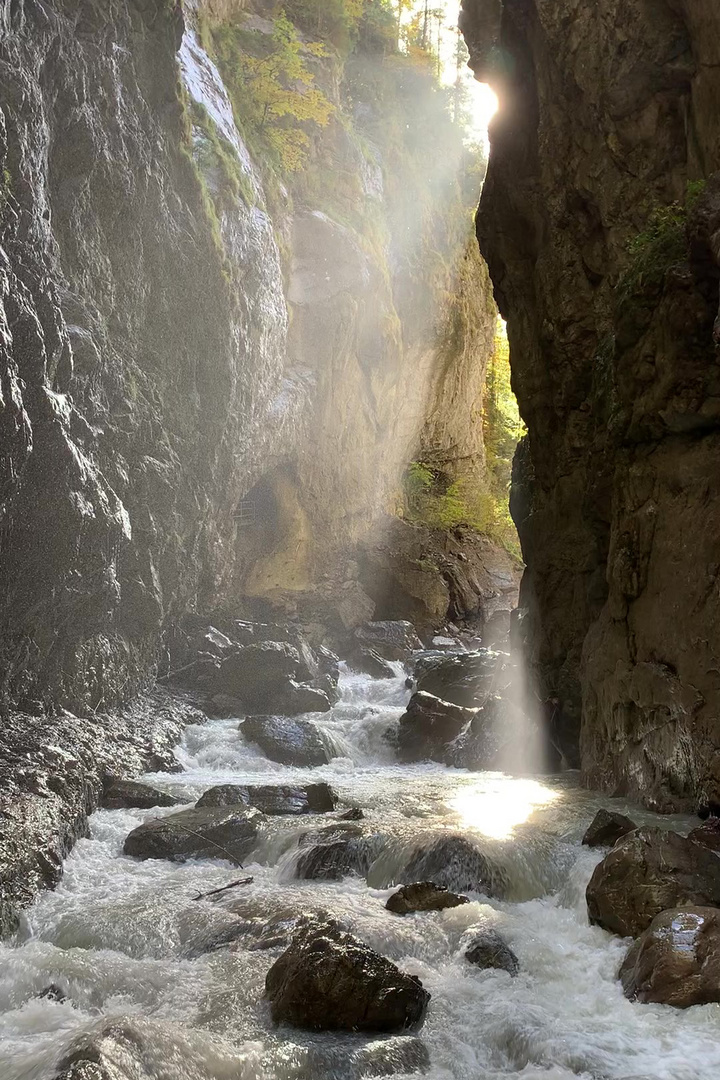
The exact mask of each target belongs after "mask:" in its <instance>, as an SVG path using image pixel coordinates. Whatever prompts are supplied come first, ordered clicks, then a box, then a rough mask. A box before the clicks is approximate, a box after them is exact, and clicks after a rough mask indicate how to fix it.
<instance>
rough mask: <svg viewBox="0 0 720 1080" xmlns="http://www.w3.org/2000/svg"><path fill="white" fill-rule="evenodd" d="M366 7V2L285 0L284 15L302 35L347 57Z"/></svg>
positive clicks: (362, 0)
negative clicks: (310, 36)
mask: <svg viewBox="0 0 720 1080" xmlns="http://www.w3.org/2000/svg"><path fill="white" fill-rule="evenodd" d="M367 6H368V5H367V3H366V0H286V3H285V14H286V15H287V16H288V17H289V18H290V19H292V21H293V22H294V23H295V24H296V25H297V26H299V27H300V28H301V29H302V30H304V31H305V32H306V33H309V34H312V35H314V36H315V37H318V38H321V39H322V40H323V41H328V42H330V43H331V44H332V45H334V46H335V48H336V49H338V51H339V52H340V53H344V54H347V53H349V52H350V50H351V48H352V46H353V45H354V43H355V41H356V40H357V35H358V27H359V24H360V21H361V19H362V17H363V12H364V9H365V8H366V7H367Z"/></svg>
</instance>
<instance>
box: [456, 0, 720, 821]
mask: <svg viewBox="0 0 720 1080" xmlns="http://www.w3.org/2000/svg"><path fill="white" fill-rule="evenodd" d="M462 21H463V29H464V31H465V34H466V37H467V40H468V42H469V45H470V48H471V54H472V60H471V64H472V66H473V67H474V70H475V73H476V75H477V77H478V78H479V79H481V80H482V81H489V82H491V83H492V84H493V85H494V86H495V87H496V89H497V90H498V93H499V96H500V100H501V111H500V114H499V115H498V117H497V119H496V120H495V121H494V124H493V128H492V131H491V143H492V149H491V156H490V166H489V172H488V178H487V183H486V186H485V189H484V191H483V196H482V201H481V206H480V215H479V220H478V234H479V238H480V244H481V249H482V251H483V253H484V255H485V257H486V258H487V260H488V263H489V266H490V272H491V275H492V278H493V282H494V286H495V295H496V298H497V300H498V303H499V306H500V309H501V311H502V313H503V315H504V316H505V317H506V318H507V320H508V331H509V337H510V343H511V353H512V365H513V378H514V385H515V389H516V392H517V395H518V398H519V401H520V407H521V411H522V414H523V417H524V419H525V421H526V423H527V425H528V429H529V437H528V441H527V444H526V445H525V446H524V447H523V449H522V452H521V453H519V455H518V458H517V460H516V466H515V481H516V482H515V488H514V495H513V510H514V514H515V517H516V521H517V524H518V527H519V531H520V535H521V540H522V545H523V551H524V555H525V559H526V562H527V567H528V569H527V572H526V575H525V579H524V582H523V585H522V592H521V603H522V606H523V607H524V608H525V609H526V612H527V616H526V619H525V625H526V626H527V647H528V652H529V656H530V659H531V662H532V665H533V667H534V670H535V673H536V675H537V677H538V679H539V682H540V684H541V687H542V690H543V691H544V692H545V693H547V694H557V695H558V696H559V697H560V698H561V699H562V702H563V706H564V708H565V710H566V712H568V713H569V714H571V715H572V716H574V717H575V720H576V724H577V725H578V726H579V727H580V729H581V748H582V762H583V768H584V772H585V775H586V777H587V779H588V780H589V781H590V782H591V783H593V784H600V785H602V786H604V787H606V788H608V789H611V790H616V791H618V792H628V793H629V794H630V795H632V796H633V797H639V798H641V799H643V800H645V801H646V802H648V803H652V804H655V805H657V806H659V807H661V808H670V807H672V806H685V807H689V806H691V805H693V804H694V803H695V802H697V801H702V800H704V799H707V798H717V795H718V791H719V790H720V751H719V750H718V746H719V745H720V742H719V739H718V736H719V735H720V716H719V710H720V639H719V638H718V629H717V628H718V620H719V619H720V589H719V586H718V567H719V566H720V542H719V541H718V536H719V535H720V531H719V530H720V487H719V485H720V470H719V469H718V463H719V462H720V423H719V421H720V363H719V360H718V352H717V348H716V343H717V334H715V336H714V334H713V327H714V325H717V324H715V319H716V316H717V311H718V255H720V248H719V247H718V236H717V232H716V229H717V223H718V218H717V206H718V191H719V190H720V185H719V183H718V181H719V180H720V177H718V176H717V174H716V173H715V170H717V169H718V168H720V110H719V109H718V102H719V101H720V68H718V57H719V56H720V11H719V10H718V8H717V5H716V4H715V3H713V2H712V0H694V2H689V0H688V2H685V0H660V2H658V0H652V2H650V0H630V2H628V0H622V2H620V0H597V2H594V3H592V4H578V3H575V2H572V0H559V2H557V3H553V4H544V3H541V2H540V0H504V2H501V0H464V2H463V14H462Z"/></svg>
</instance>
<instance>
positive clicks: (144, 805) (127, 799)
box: [101, 777, 180, 810]
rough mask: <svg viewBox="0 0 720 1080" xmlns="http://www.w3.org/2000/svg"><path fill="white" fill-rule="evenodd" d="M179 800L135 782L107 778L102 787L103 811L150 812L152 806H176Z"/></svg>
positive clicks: (165, 792)
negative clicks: (131, 810) (132, 810)
mask: <svg viewBox="0 0 720 1080" xmlns="http://www.w3.org/2000/svg"><path fill="white" fill-rule="evenodd" d="M179 801H180V800H179V799H176V798H175V796H174V795H170V794H168V792H167V791H160V790H158V788H154V787H150V785H149V784H141V783H139V781H137V780H120V779H119V778H117V777H108V778H107V779H106V780H105V784H104V785H103V793H102V798H101V805H102V808H103V810H124V809H128V808H129V809H138V810H150V809H152V807H153V806H176V805H177V804H178V802H179Z"/></svg>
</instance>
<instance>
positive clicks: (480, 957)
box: [465, 928, 520, 978]
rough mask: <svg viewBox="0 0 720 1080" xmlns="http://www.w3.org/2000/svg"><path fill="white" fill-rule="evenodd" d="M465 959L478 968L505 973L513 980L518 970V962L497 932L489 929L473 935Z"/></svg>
mask: <svg viewBox="0 0 720 1080" xmlns="http://www.w3.org/2000/svg"><path fill="white" fill-rule="evenodd" d="M465 959H466V960H469V962H470V963H471V964H475V966H476V967H479V968H496V969H497V970H498V971H507V973H508V975H511V976H512V977H513V978H515V976H516V975H517V973H518V972H519V970H520V961H519V960H518V958H517V956H516V955H515V953H514V952H513V951H512V949H511V948H510V946H509V945H508V943H507V942H506V941H505V939H504V938H503V937H502V936H501V935H500V934H498V932H497V930H492V929H490V928H488V929H486V930H481V931H479V933H477V934H475V935H474V937H473V940H472V941H471V942H470V945H469V946H468V948H467V949H466V950H465Z"/></svg>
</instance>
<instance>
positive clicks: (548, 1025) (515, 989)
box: [0, 666, 720, 1080]
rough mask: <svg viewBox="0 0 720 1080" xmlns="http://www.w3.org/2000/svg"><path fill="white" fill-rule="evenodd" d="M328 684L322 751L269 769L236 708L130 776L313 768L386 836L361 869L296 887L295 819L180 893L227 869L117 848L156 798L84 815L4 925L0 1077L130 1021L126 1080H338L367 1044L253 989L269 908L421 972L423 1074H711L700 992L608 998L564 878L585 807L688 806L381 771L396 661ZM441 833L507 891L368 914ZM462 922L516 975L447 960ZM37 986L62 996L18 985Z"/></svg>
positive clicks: (472, 1079)
mask: <svg viewBox="0 0 720 1080" xmlns="http://www.w3.org/2000/svg"><path fill="white" fill-rule="evenodd" d="M340 692H341V698H340V701H339V702H338V704H337V705H336V706H335V707H334V708H333V709H332V711H331V712H330V713H328V714H326V715H324V716H314V717H312V719H313V721H314V722H315V723H317V724H318V725H319V726H320V727H322V728H323V730H324V731H325V732H326V733H327V735H328V737H329V738H330V739H331V741H332V744H333V745H334V747H335V749H336V751H337V752H338V754H339V756H338V757H336V758H335V759H334V760H333V761H332V762H331V763H330V764H329V765H326V766H324V767H322V768H316V769H299V768H288V767H285V766H281V765H278V764H277V763H275V762H271V761H269V760H268V759H267V758H265V757H264V755H263V754H262V753H261V751H260V750H258V749H257V748H255V747H252V746H248V745H246V744H245V743H244V741H243V739H242V736H241V735H240V733H239V730H238V721H237V719H231V720H215V721H211V722H209V723H207V724H206V725H204V726H197V727H192V728H189V729H188V730H187V732H186V734H185V738H184V741H183V744H182V745H181V746H180V747H179V748H178V750H177V757H178V760H179V761H180V763H181V764H182V766H183V769H184V772H182V773H180V774H171V775H168V774H153V775H150V776H148V777H147V778H146V779H147V780H148V781H149V782H151V783H152V784H153V785H154V786H156V787H161V788H163V789H164V790H167V791H170V792H171V793H172V794H174V795H177V796H179V797H180V798H182V799H183V800H184V801H190V800H194V799H196V798H197V797H198V796H199V795H200V794H201V793H202V792H203V791H205V790H206V789H207V788H208V787H211V786H213V785H215V784H220V783H232V782H235V783H276V782H277V783H289V782H292V781H302V782H307V781H309V780H327V781H329V782H330V783H331V784H332V785H333V787H334V788H335V789H336V790H337V791H338V793H339V795H340V797H341V800H342V802H343V807H344V808H347V807H351V806H358V807H362V809H363V811H364V814H365V819H366V824H367V826H368V827H369V828H371V829H372V830H373V831H381V832H382V833H383V834H384V836H385V837H386V840H387V843H386V845H385V847H384V849H383V852H382V854H381V856H380V857H379V859H378V860H377V861H376V863H375V864H374V865H373V866H372V867H371V869H370V872H369V874H368V880H367V881H365V880H361V879H360V878H356V877H348V878H346V879H345V880H343V881H339V882H322V881H317V882H316V881H298V880H296V879H295V878H294V877H293V874H294V866H295V858H296V854H297V844H298V839H299V836H300V834H301V833H302V832H303V831H305V830H306V829H307V828H308V826H309V824H310V822H309V819H307V818H304V819H303V818H299V819H298V818H292V819H287V818H271V819H268V821H267V823H266V825H265V826H264V827H263V830H262V832H261V836H260V838H259V841H258V845H257V848H256V850H255V851H254V852H253V854H252V855H251V857H250V858H249V859H248V862H247V865H246V867H245V869H244V870H243V871H242V872H241V873H242V874H243V875H245V874H247V875H252V876H253V878H254V881H253V883H252V885H250V886H245V887H243V888H240V889H234V890H230V892H229V893H228V894H226V895H225V897H223V898H222V899H221V900H220V901H218V902H215V903H213V902H210V901H199V902H198V901H195V900H194V899H193V897H194V896H195V895H197V894H198V893H201V892H206V891H208V890H210V889H212V888H216V887H219V886H222V885H224V884H227V883H228V882H230V881H233V880H235V879H237V878H238V876H239V872H238V869H237V867H233V866H230V864H228V863H223V862H219V861H197V862H188V863H185V864H173V863H169V862H164V861H155V860H149V861H147V862H138V861H136V860H134V859H131V858H127V857H125V856H123V854H122V847H123V842H124V840H125V837H126V836H127V834H128V833H129V832H130V831H131V830H132V829H133V828H135V827H136V826H137V825H139V824H140V823H141V822H143V821H145V820H147V819H148V818H152V817H155V816H158V815H166V814H170V813H173V812H174V810H173V809H172V808H170V809H154V810H149V811H140V810H115V811H106V810H103V811H98V812H97V813H95V814H93V816H92V817H91V819H90V831H91V835H90V838H89V839H86V840H81V841H79V843H78V844H77V845H76V847H75V849H74V851H73V852H72V854H71V855H70V856H69V858H68V859H67V862H66V867H65V875H64V877H63V879H62V881H61V883H60V884H59V886H58V887H57V889H56V890H55V891H54V892H47V893H44V894H42V895H41V896H39V897H38V899H37V900H36V902H35V903H34V905H33V906H32V907H31V908H30V909H29V910H28V911H27V912H26V915H25V918H24V920H23V924H22V926H21V928H20V931H19V933H18V935H17V937H16V938H15V939H14V940H12V941H9V942H6V943H4V944H2V945H0V1080H52V1078H53V1077H54V1075H55V1072H56V1067H57V1063H58V1062H59V1061H60V1060H61V1059H62V1057H63V1056H64V1055H65V1053H66V1052H67V1049H68V1047H70V1046H71V1045H72V1044H73V1042H74V1041H75V1040H76V1039H77V1038H78V1037H79V1036H82V1035H83V1034H85V1033H89V1032H92V1031H94V1030H95V1029H97V1028H98V1027H99V1026H102V1025H103V1024H106V1023H107V1021H108V1020H112V1019H116V1020H117V1021H118V1024H119V1025H120V1026H121V1027H122V1025H125V1026H127V1025H128V1024H129V1025H130V1027H131V1028H132V1029H133V1030H135V1031H139V1032H141V1033H142V1036H143V1045H144V1046H145V1050H144V1057H143V1065H142V1067H143V1070H144V1072H142V1074H136V1073H131V1074H130V1076H131V1077H132V1080H135V1076H136V1075H139V1076H141V1080H146V1077H147V1078H149V1080H326V1078H327V1080H330V1078H333V1080H335V1078H337V1080H348V1078H351V1077H355V1076H356V1075H358V1068H359V1066H358V1065H357V1060H358V1059H357V1054H358V1053H359V1051H360V1050H362V1048H363V1047H367V1046H368V1045H369V1044H370V1043H372V1042H373V1040H369V1039H368V1038H367V1037H365V1036H363V1037H360V1036H352V1035H326V1034H317V1035H315V1034H307V1033H303V1032H299V1031H296V1030H293V1029H290V1028H274V1027H273V1026H272V1024H271V1022H270V1019H269V1012H268V1009H267V1006H266V1003H265V1002H264V1000H263V986H264V980H265V974H266V972H267V970H268V968H269V967H270V965H271V964H272V963H273V962H274V959H275V958H276V956H277V955H278V952H279V950H278V949H275V950H271V951H266V950H262V949H258V948H256V947H255V946H256V945H257V939H258V935H259V933H260V931H261V928H262V926H263V924H264V922H265V921H267V919H268V918H270V917H272V916H277V915H286V916H288V917H290V916H292V915H293V914H294V913H297V912H298V911H302V910H311V911H318V910H322V911H325V912H328V913H329V914H331V915H333V916H335V917H337V918H338V919H340V920H341V921H342V922H343V923H344V924H345V925H347V926H348V927H349V928H350V929H351V930H352V931H353V932H354V933H356V934H357V935H358V936H359V937H360V938H362V939H363V940H364V941H366V942H367V943H368V944H369V945H371V946H372V947H373V948H375V949H377V950H378V951H379V952H381V953H382V954H384V955H385V956H388V957H389V958H391V959H392V960H393V961H395V962H396V963H397V964H398V965H399V966H400V967H402V968H403V969H405V970H406V971H408V972H411V973H412V974H415V975H418V976H419V977H420V978H421V980H422V982H423V984H424V985H425V987H426V988H427V989H428V990H429V991H430V993H431V994H432V1000H431V1003H430V1007H429V1010H428V1015H427V1019H426V1022H425V1025H424V1027H423V1028H422V1030H421V1031H420V1032H419V1037H420V1039H421V1040H422V1042H423V1043H424V1044H425V1046H426V1048H427V1051H428V1052H429V1058H430V1066H429V1068H428V1069H427V1071H426V1072H425V1073H424V1075H426V1076H427V1077H429V1080H501V1078H506V1077H522V1078H523V1080H541V1078H542V1080H567V1078H570V1077H580V1078H583V1080H708V1078H710V1077H712V1076H714V1075H716V1074H717V1073H718V1071H720V1005H706V1006H696V1007H694V1008H691V1009H688V1010H686V1011H677V1010H673V1009H671V1008H667V1007H664V1006H659V1005H637V1004H632V1003H630V1002H628V1001H627V1000H626V999H625V998H624V996H623V994H622V990H621V987H620V985H619V983H618V982H617V978H616V975H617V970H618V967H619V965H620V962H621V960H622V958H623V956H624V954H625V951H626V948H627V943H626V942H623V941H621V940H619V939H617V938H614V937H612V936H611V935H609V934H607V933H606V932H605V931H603V930H601V929H599V928H598V927H591V926H589V925H588V921H587V914H586V908H585V898H584V893H585V886H586V885H587V882H588V880H589V877H590V875H591V873H592V870H593V867H594V866H595V864H596V863H597V861H598V860H599V859H600V858H601V854H602V853H600V852H593V851H590V850H588V849H587V848H583V847H581V845H580V839H581V837H582V834H583V832H584V830H585V828H586V827H587V825H588V824H589V822H590V820H591V819H592V817H593V815H594V813H595V811H596V810H597V809H598V808H599V807H600V806H602V805H613V806H614V807H615V808H617V809H620V810H621V811H623V810H625V811H627V812H630V813H631V814H632V816H633V817H634V819H635V820H636V821H638V822H639V823H645V822H647V823H660V824H662V825H663V826H664V827H669V828H676V829H678V830H680V831H686V830H687V828H688V827H689V821H688V820H686V819H683V818H667V817H664V818H657V817H656V816H655V815H652V814H650V813H647V812H643V811H640V810H638V808H636V807H630V806H626V805H625V804H623V803H622V802H620V801H619V800H613V801H612V803H611V802H610V800H607V799H605V798H603V797H601V796H597V795H594V794H591V793H589V792H587V791H584V790H582V789H580V788H579V787H578V785H577V780H576V778H575V777H574V776H573V775H572V774H565V775H564V776H561V777H551V778H547V777H542V778H537V779H530V778H512V777H508V776H505V775H503V774H498V773H468V772H466V771H464V770H454V769H448V768H446V767H444V766H441V765H416V766H399V765H398V764H396V763H395V761H394V756H393V752H392V749H391V745H390V744H389V743H388V741H387V740H386V739H385V737H384V734H385V731H386V730H387V728H388V725H391V724H392V723H394V722H395V721H397V719H398V717H399V716H400V714H401V713H402V711H403V708H404V705H405V703H406V701H407V697H408V691H407V690H406V689H405V685H404V674H403V673H402V672H401V670H400V667H399V666H398V669H397V677H396V678H395V679H386V680H373V679H370V678H369V677H367V676H361V675H353V674H349V673H347V672H344V673H343V674H342V675H341V680H340ZM329 820H330V819H327V820H323V819H320V820H319V821H318V820H317V819H315V821H316V823H317V824H320V825H323V824H326V823H327V821H329ZM448 829H451V830H453V831H458V830H463V831H465V832H466V834H467V835H468V837H469V838H471V839H473V838H476V839H477V840H478V842H480V843H481V844H482V847H483V850H486V851H488V852H490V853H492V855H493V858H495V859H497V860H498V861H499V862H500V863H501V864H502V866H503V867H504V868H505V870H506V873H507V875H508V878H509V880H510V886H511V887H510V894H509V898H508V899H507V900H504V901H497V900H491V901H490V900H487V898H483V897H473V899H472V902H471V903H470V904H467V905H464V906H461V907H457V908H453V909H449V910H446V911H442V912H434V913H421V914H416V915H411V916H406V917H404V918H401V917H397V916H394V915H392V914H390V913H389V912H387V911H386V910H385V901H386V899H387V897H388V895H389V894H390V892H391V891H392V888H391V887H392V884H393V882H394V881H395V880H396V874H397V873H398V872H399V870H400V867H401V866H402V865H403V860H404V859H406V857H407V854H408V852H409V851H410V850H411V848H412V845H413V844H416V843H417V841H418V839H420V838H424V837H431V836H435V835H437V834H441V833H442V832H443V831H445V830H448ZM238 915H240V916H241V917H242V918H243V919H245V920H246V921H247V926H248V933H247V935H245V936H243V937H241V938H240V939H239V941H238V942H237V944H236V945H233V946H232V947H231V948H227V947H225V948H220V949H217V950H215V951H211V952H206V951H204V950H205V949H206V948H207V945H208V942H209V941H210V940H211V939H212V938H213V937H214V936H217V935H218V934H221V933H222V930H223V928H227V927H228V926H229V925H231V924H233V923H235V921H236V919H237V916H238ZM481 923H482V924H484V925H488V924H490V925H492V926H493V927H495V928H496V929H497V930H499V931H500V932H501V933H502V934H503V936H504V937H505V938H506V939H507V941H508V942H509V944H510V946H511V947H512V949H513V950H514V952H515V953H516V954H517V956H518V958H519V961H520V968H521V970H520V974H519V975H518V977H517V978H515V979H511V978H510V976H509V975H508V974H506V973H505V972H501V971H480V970H478V969H477V968H475V967H473V966H472V965H471V964H469V963H468V962H467V961H466V960H465V959H464V956H463V953H464V949H465V947H466V945H467V943H468V941H469V939H470V937H471V936H472V931H473V928H477V927H478V925H479V924H481ZM50 986H55V987H58V988H59V989H60V990H61V991H62V994H63V995H65V1000H55V999H54V998H52V997H48V996H45V997H41V996H39V995H41V994H42V993H43V992H44V991H45V990H47V988H48V987H50ZM410 1037H411V1036H403V1037H402V1038H410ZM382 1041H383V1042H388V1044H390V1043H393V1040H385V1039H383V1040H382ZM394 1043H397V1040H394ZM122 1064H123V1062H122V1060H119V1062H118V1068H120V1067H121V1066H122ZM361 1074H362V1075H370V1074H369V1073H362V1070H361ZM395 1075H400V1076H405V1077H408V1076H420V1075H421V1073H420V1072H417V1071H416V1072H411V1073H400V1074H397V1073H396V1074H395Z"/></svg>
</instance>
